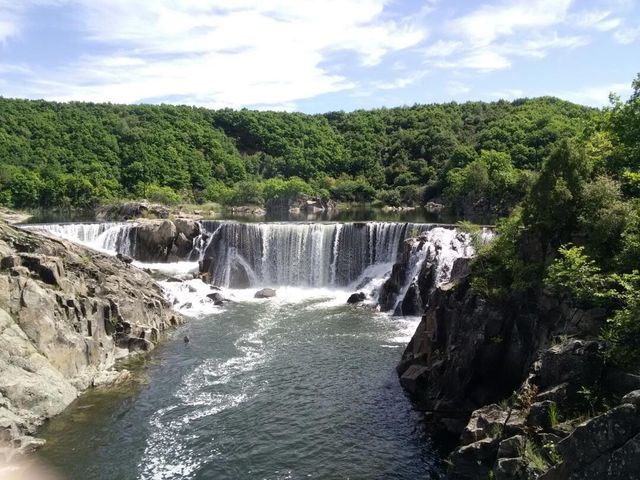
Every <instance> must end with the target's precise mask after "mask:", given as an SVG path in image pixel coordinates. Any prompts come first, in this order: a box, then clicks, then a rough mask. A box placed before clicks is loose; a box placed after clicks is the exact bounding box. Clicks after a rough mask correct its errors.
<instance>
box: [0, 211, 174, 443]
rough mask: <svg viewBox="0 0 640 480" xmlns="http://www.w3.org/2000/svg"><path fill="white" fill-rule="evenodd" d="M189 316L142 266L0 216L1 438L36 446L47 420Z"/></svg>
mask: <svg viewBox="0 0 640 480" xmlns="http://www.w3.org/2000/svg"><path fill="white" fill-rule="evenodd" d="M180 321H181V319H180V317H178V316H176V315H175V314H174V312H173V311H172V309H171V307H170V306H169V305H168V304H167V302H166V301H165V300H164V298H163V295H162V291H161V290H160V287H159V286H158V285H157V284H156V283H155V282H154V281H153V279H152V278H151V277H150V276H149V275H148V274H147V273H145V272H143V271H142V270H139V269H136V268H127V267H126V266H125V265H124V264H123V263H122V262H121V261H120V260H118V259H116V258H115V257H109V256H105V255H102V254H100V253H97V252H94V251H91V250H88V249H85V248H82V247H80V246H78V245H74V244H72V243H69V242H66V241H61V240H56V239H52V238H48V237H44V236H39V235H36V234H33V233H30V232H27V231H24V230H19V229H16V228H13V227H11V226H9V225H7V224H5V223H1V222H0V444H4V446H5V447H6V446H9V447H13V448H12V449H11V451H13V450H15V449H18V450H22V451H28V450H29V449H31V448H33V447H34V445H37V444H38V441H37V440H36V439H33V438H32V437H31V436H32V435H33V434H34V433H35V429H36V427H37V426H38V425H39V424H40V423H41V422H42V421H43V420H44V419H46V418H48V417H51V416H53V415H55V414H57V413H59V412H61V411H62V410H63V409H64V408H65V407H66V406H67V405H68V404H69V403H70V402H72V401H73V400H74V399H75V398H76V397H77V396H78V394H79V393H80V392H82V391H83V390H85V389H86V388H88V387H90V386H92V385H94V384H108V383H111V382H113V381H114V380H115V379H116V377H118V378H119V377H121V376H120V375H118V374H117V373H114V372H112V371H110V370H109V369H110V368H111V367H112V366H113V364H114V362H115V360H116V359H117V358H119V357H122V356H126V355H128V354H130V353H135V352H139V351H148V350H150V349H152V348H153V346H154V344H155V343H156V342H157V341H158V339H159V338H160V336H161V335H162V333H163V332H164V331H165V330H167V329H168V328H170V327H171V326H174V325H177V324H178V323H180ZM7 451H8V450H4V452H5V453H6V452H7Z"/></svg>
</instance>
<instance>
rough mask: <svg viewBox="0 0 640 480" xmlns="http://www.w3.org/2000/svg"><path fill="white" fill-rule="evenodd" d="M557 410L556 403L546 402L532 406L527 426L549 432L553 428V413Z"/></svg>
mask: <svg viewBox="0 0 640 480" xmlns="http://www.w3.org/2000/svg"><path fill="white" fill-rule="evenodd" d="M552 409H557V406H556V404H555V402H553V401H551V400H544V401H542V402H537V403H534V404H533V405H531V407H530V408H529V415H528V416H527V425H529V426H530V427H534V428H541V429H543V430H548V429H549V428H551V427H552V418H551V411H552Z"/></svg>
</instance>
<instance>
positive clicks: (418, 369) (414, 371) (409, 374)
mask: <svg viewBox="0 0 640 480" xmlns="http://www.w3.org/2000/svg"><path fill="white" fill-rule="evenodd" d="M428 372H429V368H428V367H426V366H424V365H411V366H410V367H409V368H408V369H407V370H406V371H405V372H404V373H403V374H402V375H401V376H400V385H402V388H404V389H405V390H406V391H407V392H409V393H410V394H415V393H416V392H417V391H418V388H419V387H420V383H421V382H422V381H424V380H425V378H426V375H427V374H428Z"/></svg>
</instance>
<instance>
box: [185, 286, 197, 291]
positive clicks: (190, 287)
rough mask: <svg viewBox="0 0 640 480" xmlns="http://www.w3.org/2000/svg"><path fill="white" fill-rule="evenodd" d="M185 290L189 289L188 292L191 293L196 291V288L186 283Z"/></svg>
mask: <svg viewBox="0 0 640 480" xmlns="http://www.w3.org/2000/svg"><path fill="white" fill-rule="evenodd" d="M187 290H189V292H191V293H196V292H197V291H198V289H197V288H196V287H194V286H193V285H187Z"/></svg>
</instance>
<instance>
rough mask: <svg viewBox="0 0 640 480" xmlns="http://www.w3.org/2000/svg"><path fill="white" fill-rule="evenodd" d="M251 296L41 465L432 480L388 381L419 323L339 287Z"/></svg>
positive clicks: (96, 408)
mask: <svg viewBox="0 0 640 480" xmlns="http://www.w3.org/2000/svg"><path fill="white" fill-rule="evenodd" d="M252 293H253V291H244V292H243V291H235V293H234V292H232V294H235V299H236V302H234V303H231V304H229V306H228V307H225V309H223V310H219V309H218V310H215V312H216V313H213V311H214V310H213V309H211V312H209V314H207V310H206V308H205V309H204V310H203V311H202V312H201V313H204V314H203V315H201V316H199V317H197V318H194V319H193V320H191V321H190V322H189V323H188V324H187V325H186V326H184V327H182V329H181V330H179V331H178V332H177V333H176V334H175V335H174V337H173V339H171V340H169V341H168V342H166V343H165V344H163V345H161V346H160V347H159V348H158V349H157V351H156V352H154V353H152V354H151V355H150V356H149V357H147V359H148V360H147V363H148V365H147V368H146V370H145V374H144V375H145V377H146V381H145V382H144V383H142V384H140V385H138V386H137V387H131V388H128V389H125V390H124V391H122V390H121V391H102V392H100V391H96V392H91V393H89V394H87V395H85V396H83V397H81V398H80V399H79V400H78V401H77V402H76V403H75V404H74V405H73V406H72V408H70V409H69V410H67V411H66V412H65V413H63V414H62V415H60V416H58V417H56V418H54V419H53V420H52V421H50V422H49V424H48V425H47V426H46V427H45V428H44V429H43V431H41V432H40V434H41V435H43V436H44V437H45V438H46V439H47V440H48V443H47V445H46V446H45V448H44V449H43V450H42V451H41V452H40V454H39V455H40V457H41V458H43V459H45V460H46V461H47V462H48V463H50V464H51V465H53V466H55V467H56V468H57V469H58V470H59V471H60V472H61V473H62V474H63V475H64V477H65V478H68V479H87V480H89V479H104V480H116V479H122V480H124V479H136V478H138V479H221V480H223V479H299V478H323V479H333V478H335V479H414V478H436V473H437V469H436V467H435V464H436V456H435V454H434V453H433V451H432V448H431V445H430V443H429V440H428V439H427V438H426V436H425V434H424V432H423V431H422V429H421V426H420V425H421V422H420V418H419V416H418V414H417V413H416V412H414V411H413V410H412V408H411V404H410V402H409V401H408V400H407V399H406V398H405V396H404V394H403V392H402V390H401V388H400V386H399V383H398V379H397V376H396V374H395V371H394V366H395V365H396V363H397V362H398V360H399V358H400V355H401V352H402V349H403V348H404V345H405V344H406V342H407V341H408V339H409V338H410V335H411V334H412V333H413V330H414V329H415V325H416V322H417V319H398V318H393V317H389V316H386V315H383V314H379V313H375V312H372V311H370V310H368V309H358V308H352V307H349V306H346V305H344V301H345V299H346V296H347V294H348V292H341V291H336V290H320V289H315V290H314V289H299V288H284V289H281V290H280V291H279V296H278V297H277V298H276V299H271V300H262V301H259V300H253V299H251V296H252ZM184 335H188V336H189V338H190V340H191V341H190V342H189V343H188V344H185V343H184V342H183V340H182V337H183V336H184Z"/></svg>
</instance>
